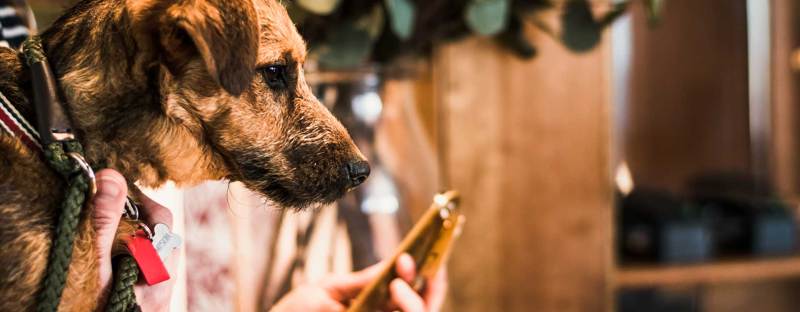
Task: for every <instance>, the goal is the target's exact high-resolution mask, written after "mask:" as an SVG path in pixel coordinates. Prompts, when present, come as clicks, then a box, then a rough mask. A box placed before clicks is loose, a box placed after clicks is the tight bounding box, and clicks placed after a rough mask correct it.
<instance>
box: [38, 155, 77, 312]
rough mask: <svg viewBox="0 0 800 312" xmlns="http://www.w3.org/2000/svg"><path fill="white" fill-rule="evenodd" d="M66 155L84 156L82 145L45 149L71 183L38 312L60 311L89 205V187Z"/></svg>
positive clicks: (51, 249)
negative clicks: (82, 216) (80, 223)
mask: <svg viewBox="0 0 800 312" xmlns="http://www.w3.org/2000/svg"><path fill="white" fill-rule="evenodd" d="M66 152H76V153H81V152H82V148H81V145H80V143H78V142H74V141H72V142H65V143H64V144H63V145H62V143H50V144H48V145H47V147H46V148H45V149H44V154H45V158H46V159H47V162H48V163H49V164H50V167H52V168H53V169H55V170H56V171H58V173H59V174H61V176H63V177H64V178H65V179H67V181H68V182H67V184H68V186H67V192H66V196H65V197H64V201H63V202H62V203H61V214H60V215H59V217H58V224H57V225H56V233H55V240H54V241H53V243H52V245H51V247H50V258H49V262H48V263H47V271H46V273H45V279H44V286H43V288H42V290H41V292H40V293H39V298H38V299H39V306H38V307H37V309H36V310H37V311H39V312H49V311H56V310H57V309H58V304H59V302H60V301H61V294H62V292H63V291H64V286H65V285H66V280H67V272H68V271H69V264H70V261H71V260H72V245H73V242H74V241H75V234H76V232H77V231H76V229H77V228H78V221H80V214H81V208H82V207H83V203H84V202H85V201H86V193H87V191H88V190H89V185H88V183H87V181H86V177H85V176H84V175H83V174H82V171H81V169H80V168H79V167H78V166H76V165H75V163H74V162H73V161H72V159H71V158H70V157H69V156H67V153H66Z"/></svg>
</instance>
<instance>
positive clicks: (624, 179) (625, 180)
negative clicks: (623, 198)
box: [614, 161, 633, 195]
mask: <svg viewBox="0 0 800 312" xmlns="http://www.w3.org/2000/svg"><path fill="white" fill-rule="evenodd" d="M614 181H615V182H616V184H617V190H619V192H620V193H622V195H628V194H630V193H631V191H633V177H632V176H631V169H630V168H628V163H627V162H624V161H623V162H622V163H620V164H619V166H617V173H616V176H615V177H614Z"/></svg>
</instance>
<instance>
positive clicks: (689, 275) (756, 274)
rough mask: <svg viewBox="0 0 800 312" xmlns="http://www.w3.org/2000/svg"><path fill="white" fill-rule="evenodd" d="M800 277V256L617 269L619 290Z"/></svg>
mask: <svg viewBox="0 0 800 312" xmlns="http://www.w3.org/2000/svg"><path fill="white" fill-rule="evenodd" d="M788 277H800V256H792V257H785V258H772V259H748V260H729V261H720V262H713V263H707V264H696V265H647V266H645V265H641V266H625V267H621V268H617V270H616V272H615V274H614V285H615V287H617V288H633V287H647V286H677V285H693V284H713V283H722V282H742V281H751V280H764V279H779V278H788Z"/></svg>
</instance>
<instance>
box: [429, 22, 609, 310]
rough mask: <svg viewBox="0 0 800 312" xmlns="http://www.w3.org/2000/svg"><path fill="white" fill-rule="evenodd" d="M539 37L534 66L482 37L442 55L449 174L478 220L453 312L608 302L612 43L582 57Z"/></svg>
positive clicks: (438, 76)
mask: <svg viewBox="0 0 800 312" xmlns="http://www.w3.org/2000/svg"><path fill="white" fill-rule="evenodd" d="M557 17H558V16H557V15H556V14H555V13H553V14H546V15H544V16H542V18H544V19H545V20H546V21H548V22H554V21H555V19H556V18H557ZM529 30H531V32H530V33H531V36H532V37H533V38H532V40H533V42H536V43H537V47H538V48H539V55H538V56H537V57H536V58H534V59H532V60H527V61H523V60H520V59H518V58H516V57H515V56H513V55H512V54H510V53H507V52H506V51H504V50H501V49H500V48H498V47H497V46H496V44H495V43H494V42H492V41H490V40H487V39H478V38H473V39H468V40H466V41H462V42H459V43H456V44H452V45H448V46H444V47H442V48H441V49H440V50H438V51H437V52H436V55H435V59H434V73H433V75H434V83H435V84H436V87H435V93H436V97H437V101H438V103H439V107H440V108H441V112H440V113H441V118H442V119H441V122H442V124H441V127H440V131H441V133H440V137H441V138H442V142H440V143H441V144H442V146H440V151H441V152H443V153H442V154H443V157H444V159H445V161H443V163H444V164H445V166H446V167H445V168H444V171H445V173H444V175H445V178H446V179H447V181H448V183H449V185H447V186H448V187H453V188H455V189H458V190H459V191H461V192H462V194H463V201H462V202H463V208H464V212H465V215H466V217H467V224H466V226H465V232H464V234H463V236H462V238H461V239H460V241H459V242H458V243H457V246H456V249H455V251H454V255H453V258H452V260H451V265H450V272H451V283H450V284H451V285H452V287H451V293H452V294H451V301H450V304H451V306H450V308H451V309H452V310H453V311H597V310H602V307H604V306H606V304H607V301H606V300H607V298H608V286H607V285H608V283H607V279H608V276H607V272H608V267H609V266H610V263H611V251H610V248H611V224H612V221H611V196H610V194H611V184H610V179H609V176H610V175H609V173H608V171H609V170H608V168H609V163H608V154H609V153H608V149H609V139H608V129H609V121H608V110H609V95H608V77H607V76H608V60H609V55H608V53H609V52H608V45H607V43H606V42H604V43H602V44H601V46H600V47H599V48H598V49H596V50H594V51H592V52H590V53H587V54H572V53H570V52H568V51H566V50H565V49H564V48H563V47H562V46H561V45H560V44H559V43H557V42H555V41H553V40H552V38H550V37H548V36H546V35H544V34H542V33H539V32H536V31H534V30H533V29H529Z"/></svg>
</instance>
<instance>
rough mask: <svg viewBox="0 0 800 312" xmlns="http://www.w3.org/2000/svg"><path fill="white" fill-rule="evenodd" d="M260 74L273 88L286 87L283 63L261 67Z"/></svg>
mask: <svg viewBox="0 0 800 312" xmlns="http://www.w3.org/2000/svg"><path fill="white" fill-rule="evenodd" d="M261 75H263V76H264V81H266V82H267V85H268V86H269V87H270V88H273V89H284V88H286V85H287V82H286V66H284V65H269V66H265V67H263V68H262V69H261Z"/></svg>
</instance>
